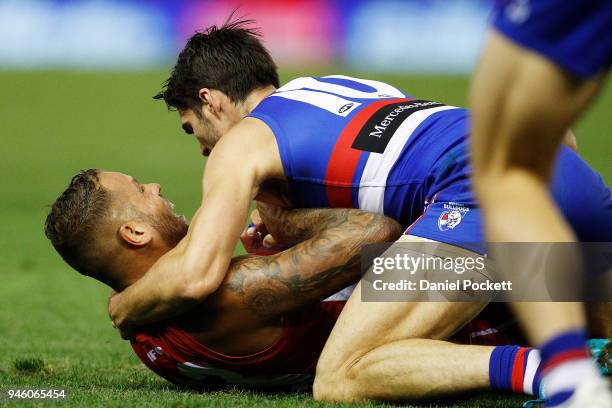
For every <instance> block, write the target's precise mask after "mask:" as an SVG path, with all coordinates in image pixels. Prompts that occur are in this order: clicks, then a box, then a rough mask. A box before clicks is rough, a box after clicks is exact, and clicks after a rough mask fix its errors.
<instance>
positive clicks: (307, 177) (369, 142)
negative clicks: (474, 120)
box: [250, 75, 469, 227]
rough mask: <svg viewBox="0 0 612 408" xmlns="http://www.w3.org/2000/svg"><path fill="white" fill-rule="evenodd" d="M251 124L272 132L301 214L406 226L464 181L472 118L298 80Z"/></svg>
mask: <svg viewBox="0 0 612 408" xmlns="http://www.w3.org/2000/svg"><path fill="white" fill-rule="evenodd" d="M250 116H251V117H254V118H257V119H260V120H262V121H263V122H265V123H266V124H267V125H268V126H269V127H270V128H271V129H272V131H273V133H274V135H275V137H276V141H277V144H278V147H279V151H280V157H281V160H282V163H283V167H284V170H285V175H286V176H287V179H288V181H289V186H290V191H291V198H292V201H293V204H294V205H295V206H296V207H346V208H361V209H364V210H368V211H373V212H377V213H382V214H385V215H388V216H391V217H393V218H395V219H396V220H398V221H399V222H400V223H401V224H402V225H403V226H405V227H406V226H408V225H409V224H410V223H411V222H412V221H413V220H415V219H416V218H417V217H418V216H419V215H420V214H421V213H422V212H423V208H424V206H425V205H427V202H428V201H429V200H431V198H432V196H433V194H435V192H436V191H438V190H440V189H441V188H443V187H444V185H447V184H449V183H452V182H454V181H456V180H457V178H467V177H468V173H467V168H468V167H469V166H468V160H467V157H466V150H467V149H466V148H465V143H466V137H465V136H466V135H467V133H468V126H469V125H468V111H467V110H465V109H461V108H457V107H453V106H447V105H444V104H441V103H436V102H431V101H425V100H419V99H416V98H413V97H412V96H410V95H408V94H406V93H404V92H403V91H401V90H399V89H397V88H395V87H393V86H391V85H389V84H386V83H383V82H379V81H372V80H365V79H358V78H352V77H348V76H343V75H331V76H326V77H305V78H297V79H294V80H293V81H291V82H289V83H287V84H286V85H285V86H283V87H281V88H279V89H278V90H277V91H276V92H274V93H273V94H272V95H270V96H269V97H267V98H265V99H264V100H263V101H262V102H261V103H260V104H259V105H258V106H257V107H256V108H255V109H254V110H253V111H252V112H251V114H250Z"/></svg>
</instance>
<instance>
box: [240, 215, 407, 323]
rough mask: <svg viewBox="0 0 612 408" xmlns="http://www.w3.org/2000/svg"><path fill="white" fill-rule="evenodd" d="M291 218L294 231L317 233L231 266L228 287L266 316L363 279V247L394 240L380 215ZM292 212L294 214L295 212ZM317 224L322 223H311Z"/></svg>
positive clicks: (251, 309)
mask: <svg viewBox="0 0 612 408" xmlns="http://www.w3.org/2000/svg"><path fill="white" fill-rule="evenodd" d="M305 211H308V214H307V216H305V217H303V218H302V219H299V217H297V214H295V215H296V216H294V217H292V219H291V222H290V228H292V229H293V231H292V233H295V234H300V233H308V234H312V233H313V232H315V233H314V235H312V237H311V238H310V239H308V240H307V241H304V242H302V243H300V244H298V245H296V246H294V247H292V248H290V249H288V250H286V251H284V252H282V253H279V254H277V255H274V256H269V257H242V258H237V259H235V260H234V261H233V263H232V265H231V267H230V268H231V272H232V273H231V277H230V279H229V281H228V287H229V289H230V290H231V291H233V292H234V293H235V294H237V295H238V296H240V297H242V298H243V301H244V304H245V306H246V307H247V308H248V309H249V310H250V311H251V312H252V313H253V314H255V315H257V316H259V317H261V318H263V319H266V318H274V317H276V316H279V315H281V314H283V313H286V312H290V311H292V310H296V309H298V308H299V307H300V306H303V305H305V304H308V303H312V302H314V301H317V300H319V299H320V298H321V294H322V293H323V291H325V290H326V288H327V290H329V288H330V287H338V286H339V287H338V289H341V288H342V287H343V285H344V286H346V285H348V284H350V283H351V282H353V281H355V280H357V279H358V277H359V262H360V248H361V246H362V245H364V244H367V243H371V242H380V241H383V240H388V239H394V238H393V237H390V235H393V234H394V233H395V231H392V230H393V228H391V229H389V228H388V227H389V225H392V224H389V222H388V221H385V220H382V217H380V216H376V215H373V214H370V213H365V212H361V211H357V210H329V209H317V210H305ZM292 215H293V214H292ZM314 223H318V225H317V226H316V227H313V224H314Z"/></svg>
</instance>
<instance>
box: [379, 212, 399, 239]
mask: <svg viewBox="0 0 612 408" xmlns="http://www.w3.org/2000/svg"><path fill="white" fill-rule="evenodd" d="M377 217H378V219H377V220H376V222H374V223H372V226H373V227H374V229H375V231H374V233H373V238H374V239H373V240H374V241H375V242H389V241H395V240H397V239H398V238H399V236H400V235H402V232H403V229H402V227H401V225H400V224H399V223H398V222H397V221H395V220H394V219H392V218H389V217H385V216H383V215H379V216H377Z"/></svg>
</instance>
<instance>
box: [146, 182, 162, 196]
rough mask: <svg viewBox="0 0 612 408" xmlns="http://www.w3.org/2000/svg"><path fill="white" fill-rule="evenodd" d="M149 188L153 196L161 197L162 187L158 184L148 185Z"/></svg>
mask: <svg viewBox="0 0 612 408" xmlns="http://www.w3.org/2000/svg"><path fill="white" fill-rule="evenodd" d="M147 188H148V190H149V191H150V192H151V193H153V194H157V195H159V193H160V192H161V186H160V185H159V184H158V183H149V184H147Z"/></svg>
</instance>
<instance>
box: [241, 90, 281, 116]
mask: <svg viewBox="0 0 612 408" xmlns="http://www.w3.org/2000/svg"><path fill="white" fill-rule="evenodd" d="M275 90H276V88H275V87H274V86H273V85H268V86H266V87H263V88H258V89H255V90H254V91H252V92H251V93H250V94H249V96H247V98H246V99H245V101H244V102H243V106H244V110H245V112H244V115H243V116H246V115H248V114H249V113H251V111H252V110H253V109H255V107H256V106H257V105H259V103H260V102H261V101H263V100H264V99H265V98H267V97H268V96H270V95H271V94H272V93H273V92H274V91H275Z"/></svg>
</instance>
